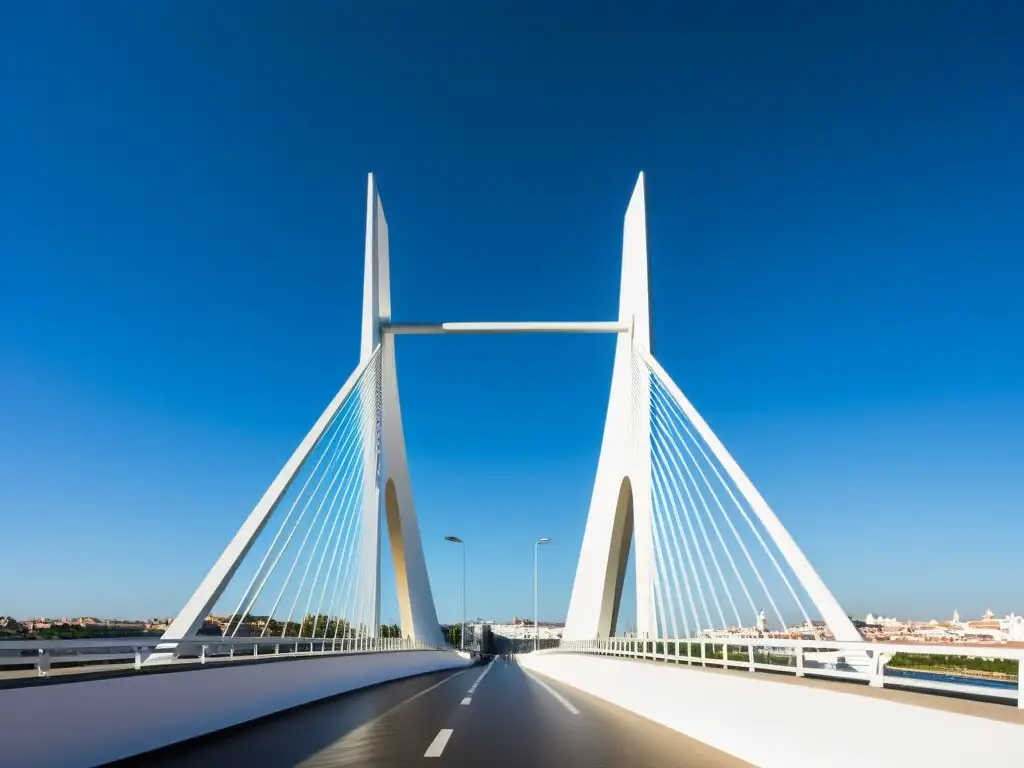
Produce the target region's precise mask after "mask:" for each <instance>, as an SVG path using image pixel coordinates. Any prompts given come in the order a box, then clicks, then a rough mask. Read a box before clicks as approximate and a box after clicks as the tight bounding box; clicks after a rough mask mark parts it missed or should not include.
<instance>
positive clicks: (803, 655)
mask: <svg viewBox="0 0 1024 768" xmlns="http://www.w3.org/2000/svg"><path fill="white" fill-rule="evenodd" d="M540 653H586V654H592V655H598V656H616V657H622V658H634V659H646V660H650V661H660V662H665V663H669V664H687V665H690V666H702V667H717V668H719V669H737V670H744V671H747V672H759V671H760V672H775V673H783V674H791V675H795V676H796V677H805V676H810V677H824V678H833V679H837V680H843V681H857V682H866V683H867V684H868V685H870V686H872V687H875V688H882V687H885V686H899V687H900V688H915V689H921V690H925V691H933V692H941V693H954V694H961V695H969V696H974V697H986V698H996V699H1007V700H1011V701H1014V700H1015V701H1016V702H1017V706H1018V707H1019V708H1021V709H1024V675H1022V674H1021V668H1022V667H1024V661H1022V660H1024V648H1006V647H999V646H973V647H969V648H968V647H962V646H960V647H958V646H948V645H925V644H921V645H916V644H915V645H903V644H900V643H875V642H837V641H834V640H830V641H824V640H789V639H786V640H781V639H774V638H758V639H752V638H740V637H736V638H728V639H724V638H692V639H689V640H687V639H685V638H683V639H662V640H644V639H641V638H621V637H614V638H609V639H606V640H575V641H563V642H562V644H561V645H560V646H559V647H558V648H557V649H553V650H548V651H540ZM897 653H900V654H907V655H908V656H925V655H930V656H949V657H960V658H972V659H1005V660H1014V661H1016V662H1017V676H1016V679H1013V677H1012V675H1005V676H1004V677H1003V678H998V677H986V678H983V677H970V676H968V675H965V674H948V673H935V672H928V671H927V670H926V669H921V668H917V669H895V668H889V667H888V664H889V662H890V661H891V659H892V657H893V655H894V654H897ZM961 671H962V672H963V671H969V670H961Z"/></svg>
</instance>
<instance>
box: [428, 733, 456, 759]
mask: <svg viewBox="0 0 1024 768" xmlns="http://www.w3.org/2000/svg"><path fill="white" fill-rule="evenodd" d="M451 737H452V729H451V728H442V729H441V730H440V731H438V732H437V736H435V737H434V740H433V741H432V742H430V746H429V747H427V751H426V752H424V753H423V756H424V757H440V756H441V753H442V752H444V748H445V746H447V744H448V739H450V738H451Z"/></svg>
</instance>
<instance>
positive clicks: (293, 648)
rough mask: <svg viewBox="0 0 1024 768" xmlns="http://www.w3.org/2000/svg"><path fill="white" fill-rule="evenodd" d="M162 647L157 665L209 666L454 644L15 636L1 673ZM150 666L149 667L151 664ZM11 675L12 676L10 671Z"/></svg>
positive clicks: (79, 666)
mask: <svg viewBox="0 0 1024 768" xmlns="http://www.w3.org/2000/svg"><path fill="white" fill-rule="evenodd" d="M157 648H159V649H160V653H161V655H163V654H168V653H173V654H179V655H178V657H177V658H173V659H169V660H167V661H164V662H162V663H160V664H154V665H153V666H164V665H166V664H206V663H207V662H225V661H243V660H247V661H252V660H255V659H262V660H270V659H281V660H284V659H295V658H300V657H308V656H325V655H332V654H333V655H339V654H356V653H394V652H400V651H452V650H454V649H453V648H452V647H450V646H436V645H429V644H427V643H422V642H418V641H415V640H408V639H403V638H373V637H356V638H352V637H349V638H337V639H335V640H331V639H325V638H322V637H319V638H306V637H283V638H282V637H278V638H258V637H255V638H254V637H237V638H232V637H220V636H218V635H212V636H211V635H196V636H194V637H186V638H184V639H182V640H179V641H171V642H167V641H165V640H162V639H161V638H159V637H123V638H122V637H119V638H95V639H83V640H78V639H76V640H12V641H3V642H0V674H2V673H4V672H5V671H6V672H8V673H10V672H13V671H16V670H18V669H21V670H25V669H28V670H29V671H31V670H33V669H34V670H35V672H36V674H37V675H38V676H43V677H44V676H46V675H47V674H48V673H49V672H50V670H51V669H54V668H55V665H61V666H62V667H72V668H74V671H81V672H96V671H102V670H103V669H104V665H110V664H117V663H118V662H120V663H123V664H126V665H127V664H132V665H134V667H135V669H140V668H141V667H142V666H143V664H144V663H145V662H146V660H147V658H148V657H149V656H150V654H151V653H153V652H154V651H155V650H156V649H157ZM147 666H149V665H147ZM6 676H7V677H11V676H12V675H10V674H8V675H6Z"/></svg>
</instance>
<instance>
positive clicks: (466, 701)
mask: <svg viewBox="0 0 1024 768" xmlns="http://www.w3.org/2000/svg"><path fill="white" fill-rule="evenodd" d="M472 700H473V699H471V698H470V697H469V696H467V697H466V698H464V699H463V700H462V706H464V707H468V706H469V702H471V701H472Z"/></svg>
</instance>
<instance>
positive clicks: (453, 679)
mask: <svg viewBox="0 0 1024 768" xmlns="http://www.w3.org/2000/svg"><path fill="white" fill-rule="evenodd" d="M481 669H482V667H470V668H468V669H462V670H458V671H455V672H453V671H452V670H444V671H442V672H434V673H430V674H427V675H419V676H417V677H412V678H406V679H404V680H396V681H394V682H390V683H383V684H381V685H377V686H373V687H371V688H365V689H363V690H359V691H352V692H351V693H346V694H342V695H341V696H337V697H334V698H331V699H326V700H324V701H318V702H313V703H312V704H307V705H306V706H303V707H296V708H294V709H290V710H287V711H285V712H281V713H279V714H276V715H271V716H269V717H266V718H262V719H260V720H257V721H254V722H252V723H246V724H243V725H239V726H235V727H233V728H228V729H226V730H224V731H221V732H218V733H212V734H209V735H207V736H201V737H199V738H196V739H190V740H188V741H185V742H181V743H179V744H173V745H171V746H169V747H165V748H163V749H159V750H156V751H153V752H149V753H147V754H145V755H140V756H138V757H135V758H129V759H127V760H121V761H118V762H116V763H111V764H110V768H114V766H116V767H117V768H179V767H180V768H185V767H186V766H206V765H209V766H224V765H236V764H237V765H253V766H260V767H261V768H262V767H263V766H267V768H271V767H274V766H302V767H303V768H319V767H321V766H324V767H326V766H330V767H331V768H334V767H335V766H374V765H404V764H411V765H419V764H421V763H422V758H423V751H424V750H425V749H426V748H427V745H428V744H429V743H430V741H431V740H432V739H433V738H434V736H435V735H436V734H437V732H438V730H439V729H440V728H441V727H442V726H443V725H444V720H445V717H446V715H447V713H448V712H450V711H451V710H453V709H455V708H457V707H458V705H459V702H460V701H461V700H462V698H463V697H464V696H465V692H466V689H467V688H469V686H470V685H471V684H472V683H473V681H474V680H475V679H476V676H477V674H478V673H479V671H480V670H481ZM405 760H411V761H413V762H411V763H406V762H402V761H405Z"/></svg>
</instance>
